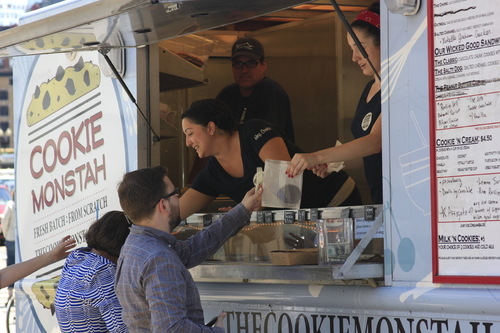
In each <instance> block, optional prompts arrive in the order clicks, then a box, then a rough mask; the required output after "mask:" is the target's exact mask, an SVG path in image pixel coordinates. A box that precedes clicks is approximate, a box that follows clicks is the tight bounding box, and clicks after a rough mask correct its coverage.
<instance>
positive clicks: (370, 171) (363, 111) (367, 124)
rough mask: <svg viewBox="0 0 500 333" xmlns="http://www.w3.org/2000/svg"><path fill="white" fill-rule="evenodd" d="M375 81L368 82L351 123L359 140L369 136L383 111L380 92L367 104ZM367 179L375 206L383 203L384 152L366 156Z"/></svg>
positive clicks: (352, 130)
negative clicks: (367, 98)
mask: <svg viewBox="0 0 500 333" xmlns="http://www.w3.org/2000/svg"><path fill="white" fill-rule="evenodd" d="M374 82H375V80H373V81H370V82H368V84H367V85H366V87H365V90H364V91H363V94H362V95H361V98H360V100H359V103H358V108H357V109H356V114H355V115H354V118H353V120H352V123H351V132H352V135H353V136H354V137H355V138H356V139H357V138H361V137H363V136H365V135H368V134H369V133H370V131H371V130H372V127H373V124H375V121H376V120H377V119H378V117H379V116H380V112H381V110H382V107H381V104H380V91H379V92H378V93H376V94H375V95H374V96H373V97H372V99H371V100H370V101H369V102H368V103H366V97H367V96H368V93H369V92H370V88H371V87H372V85H373V83H374ZM363 163H364V169H365V177H366V181H367V182H368V186H369V187H370V194H371V198H372V203H373V204H381V203H382V152H380V153H377V154H373V155H370V156H366V157H364V158H363Z"/></svg>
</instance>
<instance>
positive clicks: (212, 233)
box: [116, 204, 250, 333]
mask: <svg viewBox="0 0 500 333" xmlns="http://www.w3.org/2000/svg"><path fill="white" fill-rule="evenodd" d="M249 219H250V213H249V212H248V210H247V209H246V208H245V207H244V206H243V205H242V204H239V205H237V206H236V207H235V208H233V209H232V210H231V211H230V212H229V213H227V214H225V215H224V216H223V217H221V218H220V219H219V220H217V221H215V222H214V223H212V224H211V225H210V226H209V227H207V228H204V229H203V230H201V231H200V232H198V233H196V234H195V235H193V236H191V237H190V238H188V239H187V240H185V241H178V240H177V239H176V238H175V237H174V236H173V235H171V234H169V233H166V232H163V231H161V230H157V229H153V228H148V227H144V226H139V225H133V226H132V227H131V228H130V234H129V236H128V238H127V240H126V242H125V244H124V245H123V247H122V250H121V253H120V258H119V259H118V268H117V271H116V294H117V295H118V299H119V300H120V303H121V304H122V305H123V321H124V322H125V323H126V325H127V327H128V328H129V330H130V332H134V333H135V332H148V333H149V332H162V333H164V332H176V333H193V332H200V333H201V332H224V330H223V329H222V328H220V327H207V326H205V325H204V321H205V320H204V316H203V309H202V307H201V300H200V294H199V292H198V288H197V287H196V284H195V282H194V280H193V278H192V277H191V274H190V273H189V271H188V269H189V268H191V267H194V266H196V265H198V264H200V263H202V262H203V261H204V260H206V259H208V258H209V257H210V256H212V255H213V254H214V253H215V252H217V250H218V249H219V248H220V247H221V246H222V245H223V244H224V242H226V241H227V240H228V239H229V238H230V237H232V236H234V235H235V234H236V233H237V232H238V231H239V230H240V229H241V228H242V227H243V226H244V225H245V223H246V222H247V221H248V220H249Z"/></svg>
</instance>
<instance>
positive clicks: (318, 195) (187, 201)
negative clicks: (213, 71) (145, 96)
mask: <svg viewBox="0 0 500 333" xmlns="http://www.w3.org/2000/svg"><path fill="white" fill-rule="evenodd" d="M181 119H182V130H183V132H184V134H185V135H186V145H187V146H188V147H192V148H194V149H195V150H196V152H197V154H198V156H199V157H200V158H204V157H210V158H209V160H208V162H207V165H206V167H205V168H204V169H203V170H202V171H201V172H200V173H199V174H198V176H197V177H196V178H195V180H194V181H193V184H192V185H191V188H189V189H188V190H187V191H186V192H185V193H184V194H183V195H182V196H181V198H180V211H181V218H182V219H185V218H186V217H188V216H190V215H191V214H193V213H196V212H198V211H199V210H200V209H201V208H203V207H204V206H206V205H208V204H209V203H211V202H212V201H213V200H214V199H215V198H217V197H218V196H219V195H221V194H223V195H226V196H228V197H229V198H231V199H232V200H234V201H236V202H239V201H241V199H242V198H243V197H244V195H245V193H246V192H247V191H248V190H249V189H251V188H252V187H254V184H253V177H254V175H255V172H256V170H257V167H261V168H263V169H264V163H265V161H266V160H267V159H271V160H282V161H290V159H291V156H293V155H294V154H295V153H299V152H302V150H301V149H300V148H299V147H297V146H296V145H294V144H292V143H291V142H289V141H288V140H286V138H285V137H284V136H283V135H282V134H281V132H280V131H279V129H277V128H276V127H275V126H274V125H272V124H270V123H268V122H266V121H264V120H259V119H253V120H249V121H247V122H244V123H243V124H240V125H237V124H236V122H235V120H234V118H233V116H232V114H231V111H230V109H229V107H228V106H227V105H226V104H224V103H223V102H221V101H219V100H215V99H206V100H200V101H197V102H194V103H193V104H192V105H191V107H189V108H188V109H187V110H186V111H184V112H183V113H182V115H181ZM360 203H361V196H360V194H359V191H358V189H357V187H356V184H355V183H354V181H353V180H352V178H350V177H349V175H348V174H347V173H346V172H344V171H339V172H332V173H331V174H329V175H328V176H327V177H325V178H320V177H317V176H315V175H314V174H313V173H312V171H305V172H304V178H303V185H302V200H301V208H314V207H335V206H352V205H359V204H360ZM268 208H272V207H268Z"/></svg>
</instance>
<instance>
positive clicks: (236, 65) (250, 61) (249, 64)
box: [232, 60, 260, 69]
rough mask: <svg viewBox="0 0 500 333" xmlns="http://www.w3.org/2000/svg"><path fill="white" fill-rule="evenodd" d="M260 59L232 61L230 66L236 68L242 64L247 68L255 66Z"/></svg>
mask: <svg viewBox="0 0 500 333" xmlns="http://www.w3.org/2000/svg"><path fill="white" fill-rule="evenodd" d="M259 62H260V61H257V60H249V61H247V62H243V61H233V63H232V66H233V68H236V69H242V68H243V66H247V68H255V67H257V65H258V64H259Z"/></svg>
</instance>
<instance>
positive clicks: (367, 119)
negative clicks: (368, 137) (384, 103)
mask: <svg viewBox="0 0 500 333" xmlns="http://www.w3.org/2000/svg"><path fill="white" fill-rule="evenodd" d="M372 118H373V115H372V113H371V112H369V113H367V114H366V116H365V117H364V118H363V121H362V122H361V129H363V131H366V130H367V129H368V127H370V124H371V123H372Z"/></svg>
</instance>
